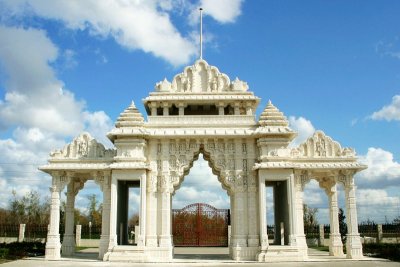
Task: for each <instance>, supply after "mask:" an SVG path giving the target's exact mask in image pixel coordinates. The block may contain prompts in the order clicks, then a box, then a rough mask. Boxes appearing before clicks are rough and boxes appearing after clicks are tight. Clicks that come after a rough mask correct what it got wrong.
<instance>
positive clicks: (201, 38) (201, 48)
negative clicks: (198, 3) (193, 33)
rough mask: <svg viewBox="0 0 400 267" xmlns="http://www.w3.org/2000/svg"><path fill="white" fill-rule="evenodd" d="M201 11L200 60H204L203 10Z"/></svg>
mask: <svg viewBox="0 0 400 267" xmlns="http://www.w3.org/2000/svg"><path fill="white" fill-rule="evenodd" d="M199 11H200V59H203V8H201V7H200V8H199Z"/></svg>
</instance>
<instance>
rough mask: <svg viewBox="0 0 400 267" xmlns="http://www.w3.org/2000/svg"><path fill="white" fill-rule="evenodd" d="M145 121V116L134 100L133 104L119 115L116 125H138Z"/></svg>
mask: <svg viewBox="0 0 400 267" xmlns="http://www.w3.org/2000/svg"><path fill="white" fill-rule="evenodd" d="M143 123H144V118H143V116H142V114H141V113H140V112H139V110H138V109H137V108H136V106H135V103H134V102H133V101H132V103H131V105H130V106H129V107H128V108H127V109H125V110H124V111H123V112H122V113H121V114H120V115H119V117H118V119H117V122H116V123H115V127H117V128H121V127H138V126H142V125H143Z"/></svg>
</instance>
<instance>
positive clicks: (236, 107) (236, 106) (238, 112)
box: [233, 103, 240, 115]
mask: <svg viewBox="0 0 400 267" xmlns="http://www.w3.org/2000/svg"><path fill="white" fill-rule="evenodd" d="M233 110H234V114H235V115H240V103H235V104H234V105H233Z"/></svg>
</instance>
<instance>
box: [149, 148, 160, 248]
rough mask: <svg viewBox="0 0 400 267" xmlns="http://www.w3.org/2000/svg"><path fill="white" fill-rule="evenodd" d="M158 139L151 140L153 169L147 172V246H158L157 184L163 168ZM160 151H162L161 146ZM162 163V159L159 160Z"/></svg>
mask: <svg viewBox="0 0 400 267" xmlns="http://www.w3.org/2000/svg"><path fill="white" fill-rule="evenodd" d="M158 145H159V144H158V143H157V142H156V141H153V142H149V160H150V168H151V171H149V172H148V173H147V175H148V177H147V186H146V188H147V200H146V201H147V214H146V216H147V219H146V222H147V223H146V224H147V226H146V227H147V231H146V246H148V247H157V246H158V239H157V222H158V220H157V219H159V218H158V214H157V185H158V181H157V180H158V177H157V174H158V171H159V170H161V166H158V165H159V164H157V162H158V161H157V151H158V149H157V147H158ZM159 153H161V148H160V151H159ZM159 163H160V165H161V161H160V162H159Z"/></svg>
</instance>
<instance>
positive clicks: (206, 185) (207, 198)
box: [173, 155, 229, 209]
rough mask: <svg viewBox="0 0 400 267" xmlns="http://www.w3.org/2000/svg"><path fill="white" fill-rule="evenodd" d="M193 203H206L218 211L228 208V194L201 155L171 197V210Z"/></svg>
mask: <svg viewBox="0 0 400 267" xmlns="http://www.w3.org/2000/svg"><path fill="white" fill-rule="evenodd" d="M193 203H207V204H210V205H212V206H214V207H216V208H219V209H222V208H229V197H228V194H227V193H226V191H225V190H224V189H222V185H221V183H220V182H219V181H218V178H217V177H216V176H215V175H213V174H212V170H211V168H210V167H209V166H208V162H207V161H206V160H204V159H203V157H202V155H200V156H199V159H198V160H197V161H196V162H194V164H193V167H192V169H190V173H189V174H188V175H187V176H186V177H185V178H184V181H183V182H182V185H181V187H180V188H179V189H178V190H177V191H176V193H175V195H174V197H173V208H183V207H185V206H187V205H189V204H193Z"/></svg>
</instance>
